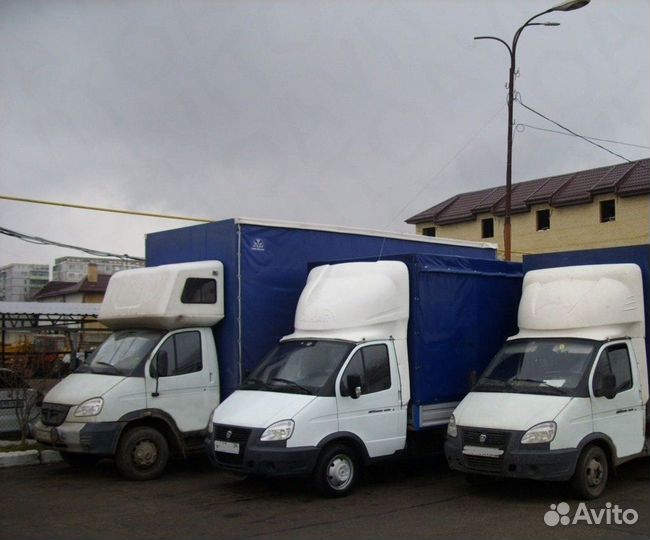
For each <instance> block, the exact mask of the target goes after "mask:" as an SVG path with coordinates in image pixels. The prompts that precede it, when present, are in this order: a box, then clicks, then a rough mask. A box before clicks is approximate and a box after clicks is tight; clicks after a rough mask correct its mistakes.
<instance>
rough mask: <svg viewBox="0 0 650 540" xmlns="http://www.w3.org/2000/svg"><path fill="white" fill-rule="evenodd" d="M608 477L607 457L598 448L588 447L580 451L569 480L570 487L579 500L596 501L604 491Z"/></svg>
mask: <svg viewBox="0 0 650 540" xmlns="http://www.w3.org/2000/svg"><path fill="white" fill-rule="evenodd" d="M608 476H609V462H608V461H607V455H606V454H605V452H604V450H603V449H602V448H601V447H600V446H588V447H587V448H585V449H584V450H583V451H582V454H580V457H579V458H578V463H577V464H576V470H575V473H574V474H573V478H571V487H572V489H573V491H574V493H575V494H576V495H577V496H578V497H579V498H581V499H587V500H591V499H597V498H598V497H600V496H601V495H602V494H603V492H604V491H605V487H606V486H607V478H608Z"/></svg>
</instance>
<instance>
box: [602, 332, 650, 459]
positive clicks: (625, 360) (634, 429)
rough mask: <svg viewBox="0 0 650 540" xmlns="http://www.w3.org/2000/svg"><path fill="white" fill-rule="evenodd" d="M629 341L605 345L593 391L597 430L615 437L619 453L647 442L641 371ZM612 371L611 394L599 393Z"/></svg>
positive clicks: (631, 451)
mask: <svg viewBox="0 0 650 540" xmlns="http://www.w3.org/2000/svg"><path fill="white" fill-rule="evenodd" d="M632 358H633V356H632V354H631V352H630V347H629V345H628V343H626V342H616V343H611V344H608V345H606V346H605V347H603V348H602V349H601V351H600V354H599V356H598V360H597V362H596V365H595V366H594V369H593V372H592V376H591V385H590V394H591V410H592V415H593V422H594V431H595V432H600V433H604V434H605V435H607V436H608V437H610V438H611V439H612V441H613V442H614V444H615V446H616V452H617V455H618V457H626V456H631V455H633V454H637V453H639V452H641V450H642V449H643V444H644V435H643V432H644V422H645V412H644V410H643V405H642V401H641V390H640V381H639V373H638V371H637V369H636V362H632V361H631V359H632ZM612 375H613V379H612V381H613V382H612V386H613V388H614V392H612V394H614V393H615V395H614V396H613V397H612V396H611V395H610V396H605V395H598V394H599V393H602V391H601V392H599V389H602V388H603V387H604V386H603V381H604V379H605V378H606V377H607V376H609V377H610V379H611V376H612Z"/></svg>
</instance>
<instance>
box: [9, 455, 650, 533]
mask: <svg viewBox="0 0 650 540" xmlns="http://www.w3.org/2000/svg"><path fill="white" fill-rule="evenodd" d="M0 486H1V488H2V497H1V499H0V538H7V539H8V538H12V539H20V538H43V539H48V540H50V539H57V538H68V539H76V538H79V539H84V540H88V539H95V538H102V539H103V538H106V539H109V538H110V539H112V538H115V539H117V538H119V539H130V538H160V539H166V538H170V539H178V538H218V539H220V540H227V539H230V538H277V539H283V540H284V539H292V538H301V539H303V538H304V539H311V538H332V539H337V540H341V539H345V538H354V539H363V538H404V539H410V538H446V539H451V538H474V539H481V538H495V539H506V538H513V539H517V540H520V539H524V538H569V539H571V538H588V539H599V538H607V539H610V538H626V539H630V540H632V539H636V538H638V539H641V538H643V539H647V538H648V537H650V489H649V488H650V461H649V460H647V459H644V460H638V461H635V462H631V463H628V464H626V465H623V466H622V467H621V468H620V469H619V471H618V474H617V475H616V477H615V478H613V479H611V484H610V486H609V488H608V491H607V492H606V493H605V495H604V497H603V498H602V499H600V500H598V501H592V502H590V503H588V508H592V509H595V510H607V508H606V503H608V502H609V503H611V504H612V505H618V506H619V507H620V508H621V509H634V510H636V512H638V515H639V519H638V522H637V523H636V524H635V525H626V524H619V525H617V524H610V525H607V524H601V525H589V524H585V523H584V522H583V523H581V524H576V525H573V524H570V525H566V526H564V525H557V526H554V527H551V526H548V525H546V524H545V522H544V515H545V514H546V513H547V512H548V511H550V505H552V504H558V503H560V502H567V503H568V504H569V507H570V512H569V514H568V515H569V517H572V516H573V515H574V514H575V512H576V509H577V507H578V501H576V500H574V499H573V498H572V497H571V496H570V495H569V494H568V492H567V490H566V488H565V486H563V485H561V484H543V483H536V482H519V481H496V482H490V483H488V484H486V485H482V486H480V487H475V486H470V485H468V484H467V483H466V482H465V479H464V477H463V476H462V475H459V474H456V473H453V472H451V471H449V470H448V469H447V468H446V467H445V466H444V465H443V464H441V465H435V464H434V465H426V464H425V465H423V466H422V465H419V466H417V467H416V466H413V465H411V466H409V464H394V463H393V464H387V465H382V466H377V467H373V468H371V469H370V470H369V471H368V472H367V474H366V478H365V480H364V481H363V483H362V484H361V485H359V486H358V489H357V491H356V492H355V493H353V494H352V495H351V496H349V497H347V498H344V499H337V500H332V499H321V498H319V497H318V496H316V495H315V494H314V493H313V491H312V490H311V488H310V486H309V485H307V484H306V483H304V482H299V481H291V482H286V481H285V482H279V481H275V482H273V481H267V480H263V479H251V478H249V479H244V478H239V477H237V476H233V475H231V474H228V473H225V472H221V471H217V470H213V469H210V468H209V467H208V466H207V465H206V464H205V463H204V462H202V461H192V462H185V463H178V464H174V465H172V466H171V467H170V470H169V471H168V473H167V474H166V475H165V476H164V477H163V478H161V479H159V480H156V481H153V482H144V483H134V482H129V481H127V480H123V479H122V478H120V477H119V476H118V474H117V472H116V470H115V467H114V466H113V464H112V463H111V462H110V461H105V462H102V463H101V464H100V465H98V466H97V467H96V468H94V469H91V470H88V471H82V470H74V469H71V468H69V467H68V466H67V465H65V464H62V463H59V464H53V465H40V466H33V467H20V468H13V469H6V470H0ZM629 516H630V514H628V517H629ZM558 517H559V516H558Z"/></svg>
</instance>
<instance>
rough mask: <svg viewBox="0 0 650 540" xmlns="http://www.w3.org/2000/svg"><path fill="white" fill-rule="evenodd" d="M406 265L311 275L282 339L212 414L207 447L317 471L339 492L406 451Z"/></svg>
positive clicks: (258, 462) (264, 471) (229, 464)
mask: <svg viewBox="0 0 650 540" xmlns="http://www.w3.org/2000/svg"><path fill="white" fill-rule="evenodd" d="M408 293H409V276H408V270H407V267H406V265H405V264H404V263H402V262H399V261H381V262H374V263H348V264H338V265H325V266H320V267H317V268H315V269H313V270H312V271H311V273H310V274H309V278H308V280H307V284H306V286H305V289H304V290H303V292H302V294H301V296H300V300H299V302H298V307H297V309H296V316H295V331H294V332H293V333H292V334H290V335H288V336H286V337H284V338H283V339H282V340H281V342H280V343H279V344H278V345H277V347H276V348H275V349H274V350H273V351H271V352H270V353H269V354H268V356H267V357H266V358H265V360H264V361H263V362H262V363H261V364H260V365H259V366H258V367H257V368H256V369H255V370H254V371H253V372H252V373H251V374H250V376H249V377H247V378H246V380H245V381H244V383H243V384H242V385H241V387H240V389H239V390H237V391H236V392H235V393H234V394H232V395H231V396H229V397H228V398H227V399H226V400H225V401H224V402H223V403H222V404H221V405H220V406H219V407H218V408H217V409H216V410H215V412H214V416H213V421H212V424H211V427H210V436H209V437H208V439H207V444H208V451H209V453H210V455H211V456H212V457H213V459H214V460H215V462H216V464H218V465H219V466H221V467H223V468H227V469H231V470H235V471H240V472H244V473H246V474H260V475H266V476H278V477H288V476H294V477H300V476H303V477H312V478H313V481H314V483H315V485H316V487H317V488H318V489H319V491H321V492H322V493H323V494H326V495H329V496H341V495H345V494H347V493H349V492H350V491H351V490H352V488H353V486H354V485H355V484H356V482H357V480H358V478H359V475H360V472H361V468H362V466H363V465H364V464H366V463H368V462H370V461H372V460H375V459H379V458H383V457H387V456H392V455H395V454H396V453H399V452H400V451H402V450H404V448H405V445H406V433H407V406H408V402H409V397H410V388H409V372H408V352H407V346H406V334H407V325H408V319H409V294H408Z"/></svg>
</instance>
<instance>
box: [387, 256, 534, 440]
mask: <svg viewBox="0 0 650 540" xmlns="http://www.w3.org/2000/svg"><path fill="white" fill-rule="evenodd" d="M386 258H387V259H393V260H402V261H403V262H405V263H406V264H407V266H408V268H409V276H410V295H411V299H410V303H411V310H410V319H409V332H408V342H409V368H410V375H411V408H412V414H413V415H414V417H415V420H414V422H413V425H414V427H416V428H417V427H419V422H418V421H417V408H418V407H419V406H421V405H429V404H439V403H452V402H456V401H460V400H461V399H462V398H463V397H464V396H465V394H467V392H468V391H469V389H470V373H471V372H472V371H476V373H477V375H480V374H481V372H482V371H483V370H484V369H485V367H486V366H487V364H488V363H489V361H490V360H491V359H492V357H493V356H494V355H495V354H496V352H497V351H498V350H499V349H500V348H501V346H502V345H503V343H504V341H505V340H506V339H507V338H508V337H509V336H511V335H513V334H516V333H517V309H518V305H519V298H520V296H521V284H522V267H521V264H519V263H508V262H503V261H497V260H491V261H490V260H480V259H475V258H466V257H449V256H437V255H422V254H417V255H403V256H398V257H386Z"/></svg>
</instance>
